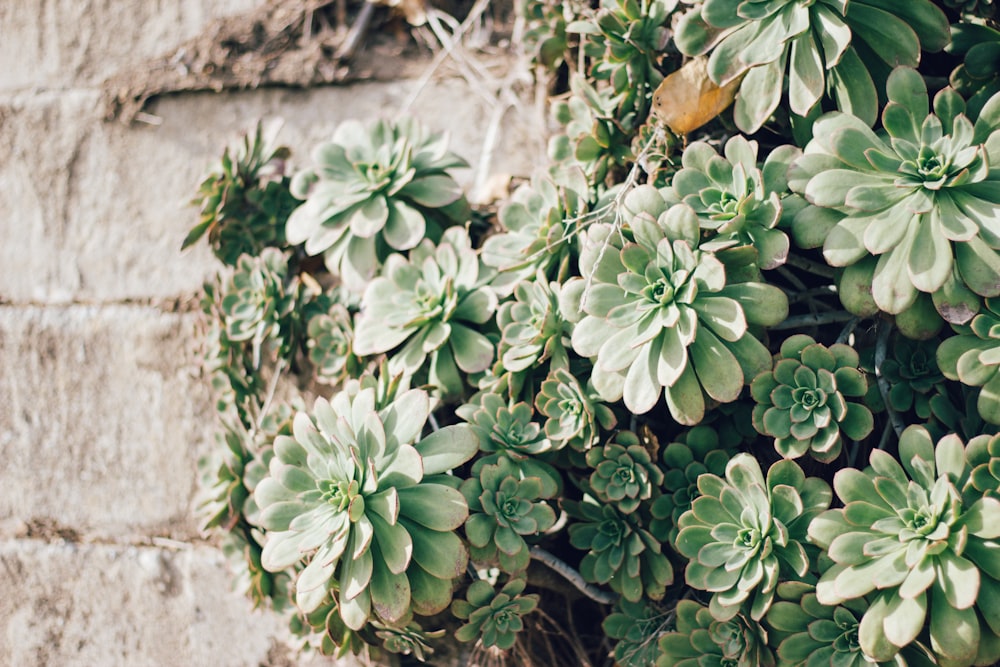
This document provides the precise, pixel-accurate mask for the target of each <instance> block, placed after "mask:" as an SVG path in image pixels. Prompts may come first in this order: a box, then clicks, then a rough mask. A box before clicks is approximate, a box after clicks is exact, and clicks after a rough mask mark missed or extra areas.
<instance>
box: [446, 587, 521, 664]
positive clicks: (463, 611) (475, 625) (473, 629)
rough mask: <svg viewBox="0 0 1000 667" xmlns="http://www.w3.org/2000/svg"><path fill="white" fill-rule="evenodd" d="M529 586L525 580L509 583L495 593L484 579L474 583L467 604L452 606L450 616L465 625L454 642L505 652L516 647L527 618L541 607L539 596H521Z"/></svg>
mask: <svg viewBox="0 0 1000 667" xmlns="http://www.w3.org/2000/svg"><path fill="white" fill-rule="evenodd" d="M526 585H527V581H526V580H525V579H517V578H515V579H510V580H509V581H508V582H507V583H506V584H504V585H503V587H502V588H501V589H500V590H499V591H496V590H494V588H493V586H491V585H490V584H489V582H487V581H483V580H482V579H479V580H477V581H474V582H472V585H470V586H469V590H468V592H467V593H466V595H465V600H455V601H454V602H452V603H451V613H452V614H454V615H455V617H456V618H460V619H462V620H464V621H466V623H465V625H463V626H462V627H460V628H459V629H458V630H457V631H456V632H455V639H457V640H458V641H460V642H473V641H476V642H479V643H481V644H482V645H483V647H484V648H489V647H491V646H496V647H497V648H498V649H501V650H503V651H506V650H509V649H510V648H511V647H513V646H514V642H515V641H516V640H517V634H518V633H519V632H521V630H523V629H524V617H525V616H527V615H528V614H530V613H531V612H533V611H534V610H535V609H536V608H537V607H538V595H536V594H530V595H522V593H524V589H525V586H526Z"/></svg>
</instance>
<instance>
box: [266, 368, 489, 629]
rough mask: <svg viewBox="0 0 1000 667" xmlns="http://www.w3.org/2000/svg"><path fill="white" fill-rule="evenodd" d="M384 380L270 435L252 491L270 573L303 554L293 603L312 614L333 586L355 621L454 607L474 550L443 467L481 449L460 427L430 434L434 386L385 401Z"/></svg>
mask: <svg viewBox="0 0 1000 667" xmlns="http://www.w3.org/2000/svg"><path fill="white" fill-rule="evenodd" d="M377 400H378V396H377V394H376V389H375V388H374V387H372V386H370V385H368V386H364V385H361V384H358V383H351V384H349V385H348V387H346V388H345V389H344V390H342V391H341V392H339V393H338V394H336V395H335V396H334V397H333V399H332V400H331V401H329V402H328V401H326V400H324V399H322V398H319V399H317V400H316V404H315V406H314V412H313V416H310V415H309V414H308V413H305V412H300V413H298V414H297V415H296V416H295V420H294V422H293V435H292V436H290V437H289V436H279V437H278V438H276V439H275V441H274V457H273V458H272V459H271V462H270V466H269V474H268V476H267V477H265V478H264V479H263V480H261V481H260V482H259V483H258V484H257V486H256V488H255V489H254V498H255V500H256V503H257V505H258V506H259V507H260V518H259V522H260V525H261V526H262V527H263V528H264V529H265V530H266V531H267V540H266V543H265V545H264V552H263V554H262V562H263V564H264V567H265V568H267V569H268V570H270V571H272V572H277V571H282V570H285V569H288V568H291V567H294V566H297V565H299V564H302V563H304V565H305V567H304V568H303V569H302V570H301V571H300V572H299V574H298V576H297V577H296V580H295V601H296V604H297V605H298V607H299V608H300V609H301V610H302V611H303V612H305V613H307V614H308V613H310V612H313V611H315V610H316V609H317V608H318V607H319V606H320V605H321V604H322V603H323V601H324V599H326V598H327V596H328V595H329V594H330V591H331V590H333V591H336V593H335V599H336V603H337V606H338V608H339V613H340V616H341V618H342V619H343V621H344V623H345V624H346V625H347V627H349V628H351V629H354V630H359V629H361V628H362V627H364V626H365V624H366V623H367V622H368V620H369V618H372V617H374V618H377V619H381V620H382V621H383V622H385V623H389V624H392V623H395V622H397V621H399V620H400V619H402V618H403V617H404V616H405V615H406V614H407V613H409V612H410V611H411V609H412V610H413V611H416V612H417V613H423V614H428V613H435V612H437V611H441V610H442V609H444V608H445V607H447V605H448V602H449V601H450V598H451V590H452V588H451V587H452V580H453V579H454V578H456V577H458V576H460V575H461V574H462V573H463V572H464V571H465V566H466V562H467V554H466V550H465V547H464V545H463V544H462V541H461V540H460V539H459V537H458V536H457V535H456V534H455V532H454V531H455V529H457V528H458V527H460V526H461V525H462V524H464V523H465V520H466V518H467V517H468V506H467V505H466V502H465V498H464V497H463V496H462V494H461V493H459V492H458V491H457V490H456V489H455V488H454V487H453V486H452V485H450V484H449V483H448V480H447V478H446V477H445V476H443V475H442V473H445V472H447V471H449V470H451V469H452V468H454V467H455V466H458V465H460V464H462V463H464V462H465V461H467V460H469V459H470V458H471V457H472V456H473V455H474V454H475V453H476V452H477V451H478V450H479V442H478V437H477V436H476V434H475V432H474V431H473V430H472V429H471V427H469V426H468V425H466V424H456V425H454V426H448V427H445V428H443V429H440V430H438V431H435V432H433V433H431V434H430V435H428V436H427V437H424V438H422V437H421V434H422V431H423V428H424V425H425V423H426V422H427V419H428V416H429V414H430V400H429V398H428V396H427V393H426V392H424V391H422V390H417V389H412V390H409V391H406V392H403V393H401V394H400V395H398V396H396V397H395V399H394V400H392V401H391V402H389V403H388V405H386V406H385V407H382V408H381V409H379V408H378V407H377Z"/></svg>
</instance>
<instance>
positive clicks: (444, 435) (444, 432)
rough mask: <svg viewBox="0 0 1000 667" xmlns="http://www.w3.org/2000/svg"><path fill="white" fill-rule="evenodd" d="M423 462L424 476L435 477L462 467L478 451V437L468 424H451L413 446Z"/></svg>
mask: <svg viewBox="0 0 1000 667" xmlns="http://www.w3.org/2000/svg"><path fill="white" fill-rule="evenodd" d="M414 447H415V448H416V450H417V451H418V452H419V453H420V456H421V457H422V458H423V462H424V475H437V474H439V473H443V472H447V471H449V470H451V469H453V468H457V467H458V466H460V465H462V464H463V463H465V462H466V461H468V460H469V459H471V458H472V457H473V456H475V454H476V452H478V451H479V436H478V435H477V434H476V431H475V430H474V429H473V428H472V426H470V425H469V424H453V425H451V426H445V427H444V428H442V429H440V430H438V431H435V432H433V433H431V434H430V435H428V436H427V437H426V438H424V439H423V440H421V441H420V442H418V443H417V444H416V445H414Z"/></svg>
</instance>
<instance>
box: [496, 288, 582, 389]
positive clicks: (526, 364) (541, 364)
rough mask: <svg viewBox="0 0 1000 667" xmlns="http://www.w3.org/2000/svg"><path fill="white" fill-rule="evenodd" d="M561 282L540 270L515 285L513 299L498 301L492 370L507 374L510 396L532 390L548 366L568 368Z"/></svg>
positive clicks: (568, 330) (567, 329) (567, 333)
mask: <svg viewBox="0 0 1000 667" xmlns="http://www.w3.org/2000/svg"><path fill="white" fill-rule="evenodd" d="M562 291H563V290H562V286H561V285H560V284H559V283H556V282H552V283H550V282H548V281H546V280H545V278H544V276H543V275H542V274H541V273H539V274H537V275H536V277H535V280H533V281H524V282H520V283H518V284H517V286H516V287H515V288H514V299H513V300H508V301H505V302H504V303H502V304H500V307H499V309H498V310H497V315H496V323H497V328H498V329H500V342H499V344H498V346H497V364H496V365H495V366H494V372H495V373H496V374H497V375H499V376H504V375H505V376H506V378H505V379H506V385H507V387H508V392H509V393H510V395H511V396H521V395H522V391H523V390H525V389H527V390H528V391H532V390H534V388H535V386H536V384H535V383H536V382H537V380H534V378H535V377H537V376H538V375H544V374H545V373H546V364H547V365H548V366H547V367H548V368H568V367H569V354H568V352H567V348H569V347H570V335H571V332H572V324H571V323H570V322H568V321H567V320H566V318H565V316H564V315H563V312H562V310H561V308H560V306H559V298H560V295H561V294H562Z"/></svg>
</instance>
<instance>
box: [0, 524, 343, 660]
mask: <svg viewBox="0 0 1000 667" xmlns="http://www.w3.org/2000/svg"><path fill="white" fill-rule="evenodd" d="M67 575H72V576H67ZM0 577H2V578H3V581H4V594H3V595H0V621H2V625H0V664H3V665H18V666H19V667H51V666H53V665H59V666H60V667H73V666H77V665H79V666H80V667H94V666H95V665H101V667H116V666H119V665H120V666H121V667H145V666H147V665H149V666H154V665H156V666H160V665H178V666H180V665H192V666H193V665H211V666H212V667H226V666H232V667H237V666H240V667H245V666H248V665H268V666H271V667H278V666H279V665H280V666H282V667H285V666H287V665H289V664H294V663H290V662H289V658H290V654H289V652H288V649H287V646H286V645H285V644H283V643H282V641H281V640H282V639H285V638H286V633H287V630H286V629H285V628H284V627H283V621H282V620H281V619H280V618H278V617H277V616H275V615H273V614H270V613H263V612H254V611H253V610H252V609H251V605H250V603H249V602H248V601H247V600H246V599H245V598H243V597H242V596H241V595H239V594H238V593H236V592H233V591H231V590H230V588H229V583H228V582H229V577H228V573H227V572H226V566H225V562H224V560H223V557H222V555H221V554H220V553H219V552H218V551H217V550H215V549H212V548H209V547H205V546H193V547H182V548H180V549H171V548H168V547H146V546H122V545H105V544H77V543H72V542H52V543H45V542H41V541H38V540H8V541H5V542H0ZM279 637H280V638H281V639H278V638H279ZM308 662H309V663H311V664H315V665H320V664H330V662H329V661H326V660H309V661H308ZM306 663H307V661H304V660H303V661H302V662H300V663H298V664H301V665H305V664H306ZM339 664H341V665H342V666H344V667H347V666H348V665H352V664H354V661H342V662H341V663H339Z"/></svg>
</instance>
